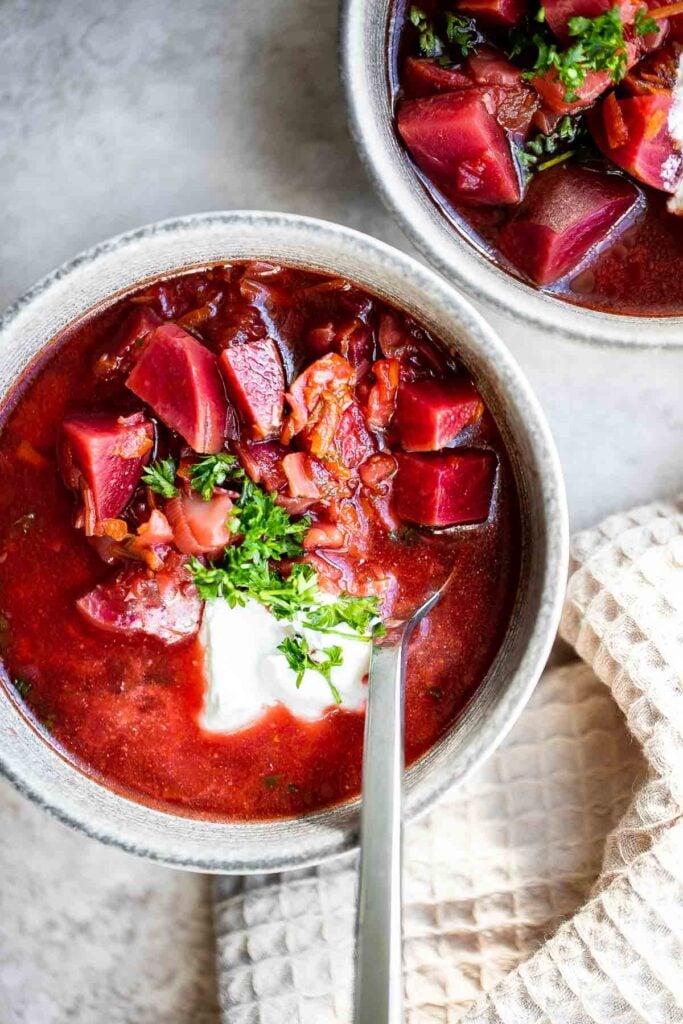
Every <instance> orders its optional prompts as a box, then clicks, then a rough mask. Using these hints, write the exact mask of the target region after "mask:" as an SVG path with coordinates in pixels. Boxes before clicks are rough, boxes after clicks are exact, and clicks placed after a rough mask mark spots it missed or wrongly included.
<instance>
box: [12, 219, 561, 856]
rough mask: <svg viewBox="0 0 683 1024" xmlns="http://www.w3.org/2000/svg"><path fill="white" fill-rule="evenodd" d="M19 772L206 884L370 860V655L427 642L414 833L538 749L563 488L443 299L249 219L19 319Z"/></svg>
mask: <svg viewBox="0 0 683 1024" xmlns="http://www.w3.org/2000/svg"><path fill="white" fill-rule="evenodd" d="M0 395H1V403H2V404H1V413H0V415H1V424H2V432H1V434H0V465H1V466H2V472H3V480H4V486H3V493H2V500H1V501H0V671H1V675H2V679H1V682H0V767H1V768H2V770H3V772H4V774H5V775H6V776H7V777H8V778H10V779H11V780H12V781H14V782H15V783H16V784H17V785H18V786H19V787H20V789H21V790H22V791H24V792H26V793H28V794H29V795H30V796H31V797H33V798H34V799H36V800H37V801H38V802H39V803H40V804H41V805H43V806H45V807H47V808H48V809H50V810H51V811H53V812H54V813H55V814H57V815H58V816H59V817H60V818H62V819H63V820H65V821H67V822H69V823H71V824H73V825H75V826H76V827H78V828H79V829H81V830H83V831H85V832H86V833H88V834H90V835H93V836H96V837H97V838H99V839H101V840H103V841H105V842H109V843H113V844H116V845H119V846H121V847H123V848H124V849H127V850H130V851H132V852H134V853H137V854H139V855H141V856H146V857H150V858H154V859H157V860H160V861H163V862H164V863H168V864H171V865H178V866H182V867H189V868H197V869H201V870H205V871H220V872H250V871H271V870H281V869H283V868H288V867H296V866H301V865H303V864H311V863H316V862H318V861H320V860H322V859H324V858H326V857H329V856H332V855H334V854H337V853H341V852H343V851H344V850H348V849H351V848H352V847H353V846H354V845H355V843H356V838H357V824H358V794H359V790H360V769H361V760H362V740H363V725H364V708H365V702H366V693H367V673H368V665H369V658H370V650H371V644H372V642H373V641H375V640H376V639H379V638H381V636H382V634H383V633H385V632H386V631H388V630H391V628H392V623H393V622H396V621H397V620H400V619H402V618H404V617H405V616H406V615H408V614H410V611H411V609H412V608H413V607H415V606H416V605H417V604H419V603H420V602H421V600H423V598H424V595H426V593H428V592H429V591H430V590H431V589H433V587H434V584H435V581H437V580H439V579H440V577H441V576H443V574H444V572H447V571H448V570H449V569H450V567H451V566H455V569H456V573H455V577H454V580H453V583H452V585H451V587H450V589H449V591H448V594H447V595H446V596H445V597H444V598H443V600H442V601H441V603H440V604H439V605H438V607H437V608H436V609H434V611H433V612H432V613H431V614H430V615H429V616H428V617H427V618H426V619H425V620H424V622H423V623H422V624H421V626H420V628H419V630H417V632H416V634H415V637H414V639H413V640H412V642H411V647H410V653H409V660H408V673H407V684H406V756H407V772H406V809H407V814H408V816H413V815H415V814H416V813H418V812H419V811H421V810H423V809H425V808H427V807H428V806H430V805H431V804H432V803H433V801H434V800H435V799H436V797H437V796H438V795H439V794H440V793H441V792H442V791H443V790H444V789H445V788H446V787H448V786H450V785H453V784H455V783H457V782H459V781H461V780H462V779H463V778H464V777H465V776H466V774H467V773H468V772H469V771H470V770H471V769H472V767H473V766H474V765H476V764H477V763H478V762H479V761H480V760H481V759H482V758H483V757H485V756H486V755H487V754H488V753H489V752H490V751H491V750H492V749H493V747H494V746H495V745H496V744H497V743H498V742H499V741H500V739H501V738H502V736H503V735H504V734H505V733H506V731H507V730H508V729H509V728H510V727H511V725H512V723H513V722H514V720H515V718H516V716H517V715H518V713H519V712H520V711H521V709H522V707H523V706H524V703H525V701H526V700H527V698H528V696H529V694H530V692H531V690H532V689H533V686H534V685H535V682H536V680H537V678H538V676H539V674H540V672H541V670H542V668H543V665H544V663H545V659H546V657H547V654H548V652H549V649H550V646H551V643H552V641H553V638H554V634H555V629H556V626H557V621H558V616H559V611H560V606H561V600H562V595H563V589H564V582H565V576H566V557H567V526H566V510H565V503H564V492H563V485H562V479H561V474H560V469H559V466H558V462H557V458H556V454H555V451H554V447H553V443H552V440H551V438H550V436H549V433H548V429H547V426H546V423H545V420H544V418H543V415H542V413H541V411H540V409H539V407H538V405H537V403H536V401H535V399H534V397H533V395H532V394H531V393H530V390H529V388H528V386H527V384H526V382H525V380H524V378H523V376H522V375H521V373H520V371H519V369H518V368H517V366H516V364H515V363H514V361H513V360H512V358H511V357H510V355H509V353H508V351H507V349H506V348H505V346H504V345H503V344H502V343H501V342H500V341H499V340H498V338H497V337H496V335H495V334H494V332H493V331H492V330H491V328H490V327H489V326H488V325H487V324H486V323H485V322H484V321H483V320H482V319H481V318H480V317H479V315H478V314H477V313H476V312H475V311H474V310H473V309H472V308H471V307H470V305H469V304H468V303H467V302H466V301H464V300H463V299H462V298H460V296H459V295H458V294H457V293H456V292H455V291H454V290H453V289H452V288H451V287H450V286H449V285H448V284H447V283H446V282H445V281H443V280H442V279H441V278H439V277H438V276H437V275H436V274H434V273H433V272H432V271H431V270H429V269H427V268H425V267H423V266H421V265H419V264H417V263H416V262H415V261H413V260H412V259H410V258H409V257H408V256H405V255H403V254H402V253H400V252H398V251H396V250H393V249H391V248H389V247H387V246H385V245H383V244H382V243H380V242H378V241H376V240H374V239H371V238H369V237H367V236H365V235H362V234H359V233H357V232H354V231H351V230H349V229H346V228H341V227H338V226H336V225H333V224H328V223H325V222H322V221H315V220H309V219H306V218H301V217H294V216H285V215H277V214H262V213H221V214H206V215H201V216H196V217H188V218H184V219H181V220H177V221H172V222H163V223H161V224H158V225H152V226H150V227H147V228H143V229H141V230H140V231H137V232H133V233H131V234H128V235H125V236H121V237H119V238H117V239H114V240H112V241H110V242H107V243H105V244H104V245H102V246H100V247H98V248H96V249H93V250H90V251H89V252H87V253H84V254H81V255H80V256H78V257H77V258H76V259H75V260H74V261H73V262H71V263H69V264H67V265H66V266H64V267H62V268H60V269H59V270H58V271H56V272H55V273H54V274H53V275H51V276H50V277H48V278H46V279H45V280H43V281H42V282H40V283H39V284H38V285H37V286H36V287H35V288H34V289H33V290H32V291H31V292H29V293H28V294H27V295H26V296H24V297H23V298H22V299H21V300H19V302H18V303H17V304H16V305H15V306H14V307H13V308H12V309H11V310H9V311H8V313H7V314H6V315H5V317H4V318H3V320H2V321H1V322H0Z"/></svg>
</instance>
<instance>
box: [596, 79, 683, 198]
mask: <svg viewBox="0 0 683 1024" xmlns="http://www.w3.org/2000/svg"><path fill="white" fill-rule="evenodd" d="M615 104H616V109H617V110H618V113H619V117H620V123H621V125H622V127H623V136H620V137H618V138H616V139H615V137H614V133H613V132H612V131H611V130H610V126H611V119H612V117H613V113H614V112H613V111H611V109H610V107H611V106H612V107H614V106H615ZM671 104H672V96H671V93H670V92H657V93H653V94H651V95H650V96H628V97H626V99H618V100H616V101H612V103H611V105H610V104H605V103H603V104H601V105H600V107H598V108H597V109H596V110H594V111H592V112H591V115H590V117H589V124H590V129H591V132H592V134H593V138H594V139H595V141H596V142H597V144H598V146H599V147H600V149H601V150H602V152H603V153H604V154H605V156H607V157H609V159H610V160H613V161H614V163H615V164H617V165H618V166H619V167H623V169H624V170H625V171H628V173H629V174H632V175H633V177H634V178H637V179H638V180H639V181H643V182H645V184H646V185H650V186H651V187H652V188H657V189H660V191H662V192H675V191H676V187H677V185H678V183H679V182H680V181H681V179H682V178H683V155H682V154H681V152H680V150H679V149H678V148H676V145H675V143H674V140H673V138H672V136H671V133H670V131H669V125H668V119H669V113H670V111H671ZM622 139H623V141H622ZM614 142H620V143H621V145H613V143H614Z"/></svg>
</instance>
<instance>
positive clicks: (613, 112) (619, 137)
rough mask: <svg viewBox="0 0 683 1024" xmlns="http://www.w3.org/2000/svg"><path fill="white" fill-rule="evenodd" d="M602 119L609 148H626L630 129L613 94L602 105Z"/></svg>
mask: <svg viewBox="0 0 683 1024" xmlns="http://www.w3.org/2000/svg"><path fill="white" fill-rule="evenodd" d="M602 117H603V123H604V125H605V134H606V136H607V145H608V146H609V148H610V149H618V148H619V146H625V145H626V143H627V142H628V128H627V127H626V121H625V120H624V115H623V114H622V112H621V107H620V106H619V102H618V100H617V98H616V96H615V95H614V93H613V92H611V93H609V94H608V95H607V96H606V97H605V101H604V103H603V105H602Z"/></svg>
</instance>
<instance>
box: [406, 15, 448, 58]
mask: <svg viewBox="0 0 683 1024" xmlns="http://www.w3.org/2000/svg"><path fill="white" fill-rule="evenodd" d="M409 17H410V22H411V24H412V25H414V26H415V28H416V29H417V31H418V33H419V36H418V46H419V47H420V53H421V55H422V56H423V57H441V55H442V54H443V51H444V46H443V43H442V41H441V40H440V39H439V37H438V36H437V35H436V34H435V32H434V25H433V23H432V22H431V21H430V20H429V18H428V17H427V15H426V14H425V12H424V11H423V10H422V9H421V8H420V7H416V6H415V5H414V4H413V6H412V7H411V8H410V11H409Z"/></svg>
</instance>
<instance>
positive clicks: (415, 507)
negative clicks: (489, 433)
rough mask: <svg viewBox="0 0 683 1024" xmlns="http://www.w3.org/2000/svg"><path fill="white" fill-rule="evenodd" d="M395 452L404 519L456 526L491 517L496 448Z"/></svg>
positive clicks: (396, 498)
mask: <svg viewBox="0 0 683 1024" xmlns="http://www.w3.org/2000/svg"><path fill="white" fill-rule="evenodd" d="M395 455H396V461H397V462H398V471H397V473H396V476H395V478H394V503H395V506H396V512H397V513H398V515H399V516H400V517H401V519H405V520H407V521H408V522H410V523H419V524H420V525H422V526H455V525H457V524H458V523H476V522H481V521H483V520H484V519H487V518H488V514H489V509H490V507H491V496H492V494H493V484H494V481H495V475H496V457H495V455H494V454H493V452H489V451H474V450H471V449H466V450H463V451H458V452H457V453H456V452H441V453H439V454H431V455H402V454H401V453H399V452H396V453H395Z"/></svg>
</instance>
